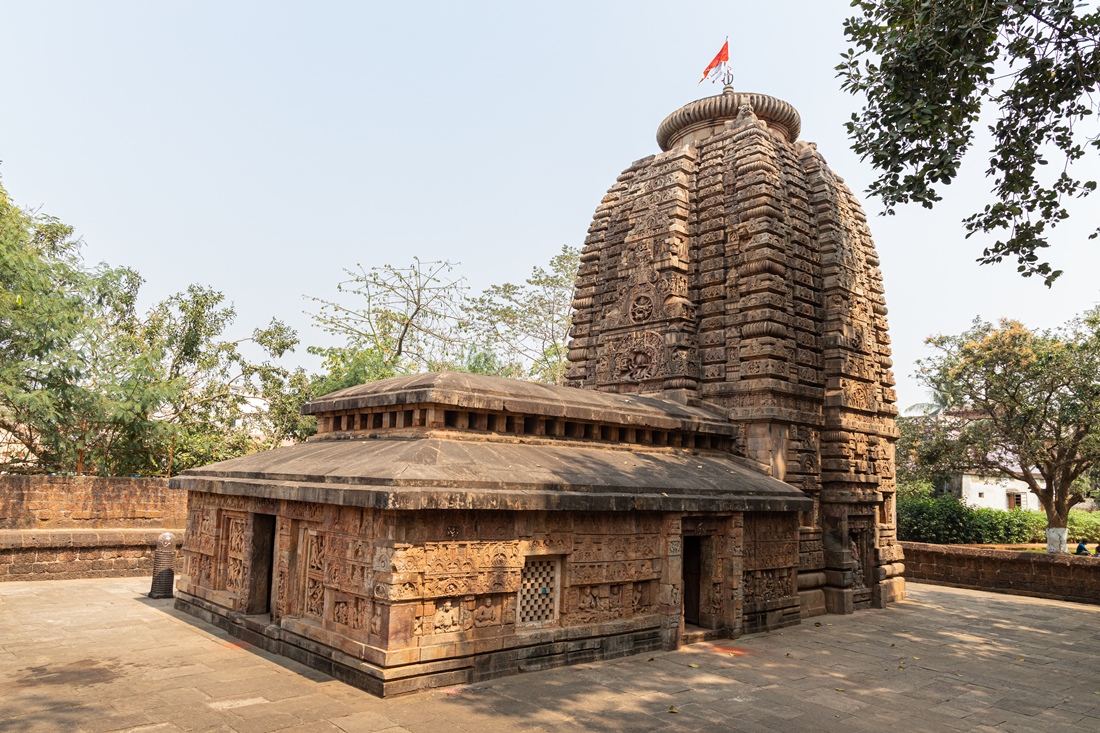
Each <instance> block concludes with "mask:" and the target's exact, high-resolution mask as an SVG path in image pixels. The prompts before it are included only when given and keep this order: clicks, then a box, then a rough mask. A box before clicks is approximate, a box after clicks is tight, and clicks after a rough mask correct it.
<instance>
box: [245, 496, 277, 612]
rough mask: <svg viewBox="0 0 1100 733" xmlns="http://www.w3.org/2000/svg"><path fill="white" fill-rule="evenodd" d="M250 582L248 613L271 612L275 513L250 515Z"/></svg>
mask: <svg viewBox="0 0 1100 733" xmlns="http://www.w3.org/2000/svg"><path fill="white" fill-rule="evenodd" d="M249 561H250V562H249V566H250V568H251V570H250V573H249V574H250V578H251V582H250V583H249V585H248V602H247V606H246V608H245V613H247V614H249V615H256V614H265V613H271V609H272V607H273V603H272V600H271V595H272V591H273V590H274V583H273V582H272V579H273V573H274V569H275V515H273V514H253V515H252V545H251V547H250V548H249Z"/></svg>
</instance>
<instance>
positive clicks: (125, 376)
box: [0, 188, 309, 475]
mask: <svg viewBox="0 0 1100 733" xmlns="http://www.w3.org/2000/svg"><path fill="white" fill-rule="evenodd" d="M0 280H2V281H3V286H4V287H3V288H2V289H0V429H2V430H3V431H5V433H6V434H7V435H9V436H10V438H9V439H8V442H9V443H11V444H14V445H15V447H14V448H12V447H11V446H10V445H9V450H6V451H5V452H4V454H3V456H0V470H5V471H12V472H14V471H21V472H32V471H33V472H46V473H51V472H52V473H100V474H104V475H135V474H137V475H154V474H167V473H173V472H176V471H179V470H182V469H184V468H188V467H190V466H193V465H199V464H203V463H209V462H212V461H215V460H222V459H224V458H230V457H233V456H236V455H240V454H242V453H245V452H249V451H251V450H256V449H258V448H261V447H266V446H267V445H269V444H270V443H269V442H268V441H274V442H276V443H277V442H279V441H281V440H282V439H284V438H288V437H289V438H294V437H298V436H301V435H303V434H305V432H306V431H308V428H309V425H308V424H303V423H302V421H301V420H300V419H298V420H295V419H293V417H292V416H291V408H290V403H292V402H293V401H294V397H293V395H294V393H295V391H296V390H300V389H301V388H302V385H303V383H304V382H306V381H308V380H306V379H305V377H304V375H303V374H299V373H296V374H290V373H288V372H287V371H286V370H285V369H283V368H281V367H278V366H277V365H275V364H274V362H273V360H274V359H277V358H278V357H279V356H281V355H282V354H283V353H284V352H285V351H287V350H288V349H291V348H293V346H294V345H295V344H296V342H297V339H296V337H295V334H294V332H293V331H291V330H290V329H288V328H287V327H286V326H285V325H283V324H282V323H279V322H278V321H272V323H271V324H270V325H269V326H268V327H267V328H264V329H256V330H255V331H254V332H253V334H252V337H251V338H249V339H242V340H235V341H234V340H228V339H226V338H225V337H224V336H223V334H224V332H225V330H226V329H227V328H228V327H229V326H230V325H231V324H232V322H233V319H234V317H235V313H234V311H233V309H232V308H231V307H229V306H226V305H224V302H223V301H224V296H223V295H222V294H221V293H219V292H216V291H214V290H210V289H208V288H202V287H199V286H191V287H190V288H188V290H187V291H186V292H184V293H179V294H177V295H173V296H171V297H170V298H168V299H166V300H164V301H163V302H161V303H158V304H157V305H156V306H154V307H153V309H152V310H151V311H150V312H149V313H148V314H146V315H145V316H142V315H140V314H138V313H137V311H136V309H135V303H136V301H137V296H138V292H139V290H140V287H141V284H142V280H141V278H140V277H139V276H138V274H137V273H136V272H134V271H133V270H129V269H127V268H109V267H106V266H103V265H101V266H99V267H96V268H91V269H89V268H86V267H85V266H84V264H83V262H82V260H81V257H80V242H79V240H75V239H73V237H72V229H71V228H69V227H67V226H64V225H63V224H61V223H60V222H58V221H57V220H56V219H53V218H51V217H47V216H43V215H39V214H35V213H27V212H24V211H22V210H20V209H19V208H18V207H16V206H15V205H14V204H13V203H12V202H11V200H10V198H9V197H8V195H7V193H6V191H4V190H3V189H2V188H0ZM245 341H251V342H254V345H255V346H254V348H258V349H259V350H260V351H261V352H262V354H263V356H262V357H261V359H260V360H254V359H250V358H247V357H246V356H245V355H244V354H243V353H242V351H241V348H240V347H241V345H242V344H243V343H244V342H245ZM264 401H267V402H269V403H272V404H275V405H276V406H277V409H276V410H274V411H268V410H265V409H263V408H262V404H263V402H264Z"/></svg>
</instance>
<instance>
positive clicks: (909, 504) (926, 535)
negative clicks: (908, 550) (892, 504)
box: [897, 494, 977, 545]
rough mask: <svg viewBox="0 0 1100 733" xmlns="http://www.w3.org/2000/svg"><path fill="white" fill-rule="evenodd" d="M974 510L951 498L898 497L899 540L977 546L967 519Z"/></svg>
mask: <svg viewBox="0 0 1100 733" xmlns="http://www.w3.org/2000/svg"><path fill="white" fill-rule="evenodd" d="M972 512H973V510H972V509H970V508H969V507H967V506H966V505H965V504H963V503H962V502H960V501H959V500H958V499H955V498H954V497H950V496H946V497H939V498H933V497H930V496H902V495H900V494H899V495H898V499H897V514H898V539H900V540H903V541H905V542H932V543H935V544H941V545H964V544H970V543H972V542H976V541H977V540H976V539H975V535H974V531H973V529H972V526H971V522H970V518H971V515H972Z"/></svg>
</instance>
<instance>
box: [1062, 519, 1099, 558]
mask: <svg viewBox="0 0 1100 733" xmlns="http://www.w3.org/2000/svg"><path fill="white" fill-rule="evenodd" d="M1066 524H1067V525H1068V527H1067V530H1068V533H1069V539H1070V540H1072V541H1073V542H1074V543H1076V542H1078V541H1079V540H1084V541H1085V542H1089V543H1092V542H1100V512H1073V511H1071V512H1070V513H1069V520H1068V521H1067V522H1066ZM1070 549H1071V550H1072V549H1073V548H1072V547H1071V548H1070Z"/></svg>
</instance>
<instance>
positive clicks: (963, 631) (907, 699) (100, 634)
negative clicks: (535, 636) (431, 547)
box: [0, 578, 1100, 733]
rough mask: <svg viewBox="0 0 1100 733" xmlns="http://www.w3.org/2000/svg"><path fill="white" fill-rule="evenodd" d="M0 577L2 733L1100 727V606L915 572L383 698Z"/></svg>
mask: <svg viewBox="0 0 1100 733" xmlns="http://www.w3.org/2000/svg"><path fill="white" fill-rule="evenodd" d="M148 590H149V579H148V578H121V579H99V580H63V581H45V582H13V583H0V731H5V732H6V731H19V732H20V733H23V732H26V733H36V732H38V731H87V732H88V733H105V732H107V731H128V732H133V733H137V732H139V731H140V732H141V733H145V732H146V731H148V732H150V733H153V732H155V733H175V732H176V731H209V732H211V733H213V732H214V731H218V732H221V733H263V732H266V731H288V732H290V731H293V732H295V733H307V732H308V733H321V732H323V731H329V732H332V733H340V732H341V731H343V732H344V733H365V732H367V731H385V732H386V733H404V732H406V731H408V732H409V733H462V732H465V731H476V732H477V733H489V732H491V731H530V732H532V733H534V732H535V731H555V732H562V731H566V732H568V731H588V730H605V731H649V730H669V731H745V732H746V733H777V732H786V731H792V732H794V731H843V732H844V733H853V732H855V733H858V732H859V731H876V732H881V731H884V730H885V731H889V730H891V729H892V728H893V729H896V730H898V731H905V732H906V733H910V732H917V733H919V732H921V731H1027V732H1028V733H1034V732H1035V731H1055V730H1057V731H1075V732H1080V731H1096V730H1100V607H1096V606H1088V605H1081V604H1072V603H1061V602H1057V601H1047V600H1041V599H1034V598H1020V597H1015V596H1008V595H998V594H992V593H983V592H979V591H968V590H959V589H953V588H942V587H936V586H930V585H918V584H911V585H910V586H909V594H910V597H909V600H906V601H904V602H901V603H898V604H896V605H894V606H892V607H890V608H889V609H887V610H875V611H861V612H859V613H856V614H855V615H853V616H846V617H838V616H821V617H818V618H816V619H811V620H809V621H806V622H803V624H802V625H801V626H799V627H793V628H788V629H784V630H782V631H778V632H772V633H764V634H756V635H753V636H747V637H742V638H740V639H736V640H732V641H721V642H717V643H705V644H696V645H693V646H690V647H686V648H684V649H681V650H680V651H677V652H660V653H656V654H648V655H639V656H635V657H630V658H627V659H622V660H617V661H614V662H601V663H595V664H587V665H580V666H575V667H566V668H561V669H556V670H549V671H545V672H537V673H530V674H524V675H519V676H515V677H509V678H504V679H499V680H494V681H492V682H490V683H485V684H478V685H469V686H464V687H456V688H447V689H441V690H435V691H431V692H425V693H419V694H415V695H410V696H405V697H397V698H390V699H386V700H381V699H378V698H375V697H372V696H371V695H368V694H367V693H364V692H361V691H359V690H357V689H355V688H352V687H349V686H347V685H344V684H343V683H340V682H337V681H336V680H333V679H332V678H330V677H327V676H325V675H323V674H320V673H318V672H315V671H313V670H311V669H308V668H305V667H302V666H300V665H298V664H295V663H293V662H289V661H287V660H284V659H280V658H278V657H275V656H273V655H270V654H267V653H265V652H262V651H260V650H258V649H256V648H254V647H251V646H249V645H247V644H242V643H241V642H239V641H237V640H236V639H234V638H232V637H229V636H227V635H226V634H224V633H223V632H221V631H220V630H218V629H216V628H214V627H211V626H208V625H206V624H203V623H201V622H198V621H196V620H194V619H192V618H191V617H188V616H184V615H182V614H179V613H178V612H176V611H175V610H174V609H173V608H172V602H171V601H154V600H150V599H148V598H146V597H144V595H143V594H144V593H145V592H147V591H148Z"/></svg>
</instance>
